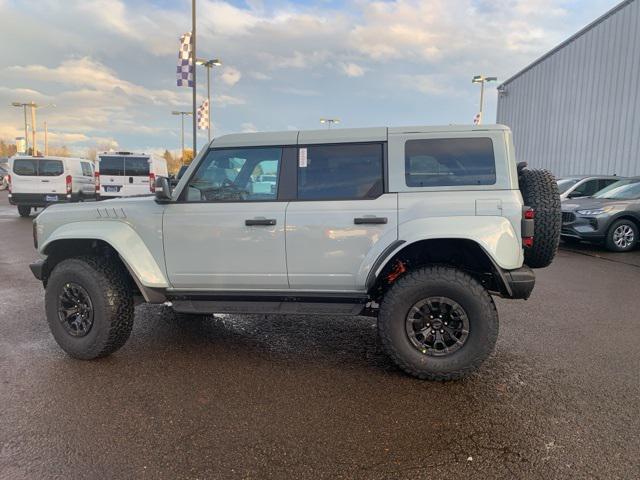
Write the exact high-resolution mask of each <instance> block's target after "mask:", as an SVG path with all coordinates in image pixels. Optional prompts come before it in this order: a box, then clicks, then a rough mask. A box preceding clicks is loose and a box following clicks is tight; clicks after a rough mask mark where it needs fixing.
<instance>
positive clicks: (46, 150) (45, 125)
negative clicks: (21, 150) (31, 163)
mask: <svg viewBox="0 0 640 480" xmlns="http://www.w3.org/2000/svg"><path fill="white" fill-rule="evenodd" d="M47 135H48V131H47V121H46V120H45V121H44V156H45V157H46V156H47V155H49V139H48V138H47Z"/></svg>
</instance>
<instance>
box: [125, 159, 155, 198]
mask: <svg viewBox="0 0 640 480" xmlns="http://www.w3.org/2000/svg"><path fill="white" fill-rule="evenodd" d="M150 162H151V159H150V158H149V157H147V156H130V157H129V156H126V157H124V186H123V189H122V191H123V193H121V195H124V196H130V195H150V194H151V189H150V188H149V171H150Z"/></svg>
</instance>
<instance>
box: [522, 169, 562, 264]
mask: <svg viewBox="0 0 640 480" xmlns="http://www.w3.org/2000/svg"><path fill="white" fill-rule="evenodd" d="M519 182H520V191H521V192H522V197H523V199H524V204H525V205H526V206H528V207H531V208H533V210H534V212H535V220H534V231H533V232H534V233H533V246H532V247H528V248H525V250H524V263H525V264H527V265H528V266H529V267H531V268H544V267H547V266H549V265H550V264H551V262H552V261H553V258H554V257H555V256H556V252H557V251H558V245H559V243H560V228H561V225H562V212H561V209H560V193H559V192H558V184H557V183H556V179H555V177H554V176H553V174H552V173H551V172H549V171H548V170H535V169H528V168H524V169H522V170H521V171H520V176H519Z"/></svg>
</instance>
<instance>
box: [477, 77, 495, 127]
mask: <svg viewBox="0 0 640 480" xmlns="http://www.w3.org/2000/svg"><path fill="white" fill-rule="evenodd" d="M496 80H498V77H485V76H484V75H476V76H474V77H473V78H472V79H471V83H479V84H480V112H479V113H478V115H479V116H478V125H480V124H481V123H482V109H483V107H484V84H485V83H486V82H495V81H496Z"/></svg>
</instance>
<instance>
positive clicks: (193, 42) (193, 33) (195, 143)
mask: <svg viewBox="0 0 640 480" xmlns="http://www.w3.org/2000/svg"><path fill="white" fill-rule="evenodd" d="M191 55H192V57H191V59H192V61H193V90H192V91H191V103H192V105H191V110H192V111H191V114H192V115H193V118H192V120H193V157H194V158H195V156H196V155H197V154H198V125H197V122H198V120H197V118H196V108H198V107H197V105H196V85H197V84H196V70H197V68H196V58H198V57H197V56H196V0H191ZM182 118H183V119H184V116H183V117H182ZM182 160H183V162H184V150H183V152H182Z"/></svg>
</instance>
